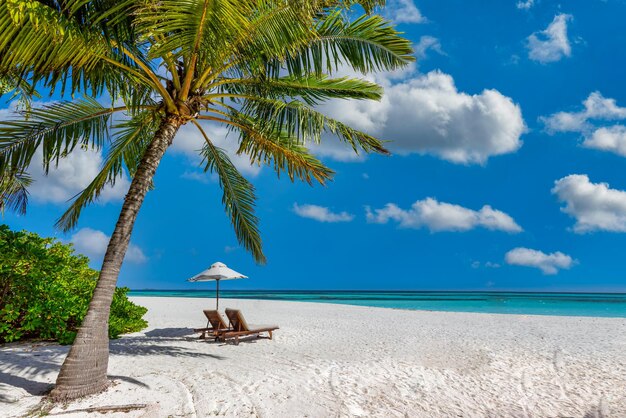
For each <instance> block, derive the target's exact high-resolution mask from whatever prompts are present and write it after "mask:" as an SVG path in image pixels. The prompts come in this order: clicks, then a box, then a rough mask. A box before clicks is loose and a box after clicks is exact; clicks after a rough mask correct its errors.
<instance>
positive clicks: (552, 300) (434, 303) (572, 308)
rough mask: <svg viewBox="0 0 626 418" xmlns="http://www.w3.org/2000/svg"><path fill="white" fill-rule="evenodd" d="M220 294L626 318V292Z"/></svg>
mask: <svg viewBox="0 0 626 418" xmlns="http://www.w3.org/2000/svg"><path fill="white" fill-rule="evenodd" d="M129 295H130V296H160V297H193V298H207V299H210V302H207V303H208V304H209V305H211V306H213V299H215V291H213V290H132V291H131V292H130V293H129ZM222 298H224V299H226V298H234V299H266V300H286V301H303V302H322V303H339V304H345V305H360V306H374V307H382V308H397V309H415V310H428V311H451V312H487V313H503V314H527V315H564V316H602V317H621V318H626V294H624V293H619V294H615V293H516V292H418V291H286V290H281V291H267V290H253V291H243V290H223V291H220V299H222Z"/></svg>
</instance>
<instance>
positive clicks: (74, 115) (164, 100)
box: [0, 0, 413, 399]
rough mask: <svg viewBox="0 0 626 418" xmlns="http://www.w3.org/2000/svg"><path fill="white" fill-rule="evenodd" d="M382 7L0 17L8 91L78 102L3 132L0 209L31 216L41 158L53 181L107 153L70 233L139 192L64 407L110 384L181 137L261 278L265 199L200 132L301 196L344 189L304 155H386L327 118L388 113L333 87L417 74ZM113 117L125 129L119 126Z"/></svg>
mask: <svg viewBox="0 0 626 418" xmlns="http://www.w3.org/2000/svg"><path fill="white" fill-rule="evenodd" d="M357 3H358V4H359V5H358V6H357V5H356V4H357ZM382 3H383V1H382V0H362V1H354V0H100V1H94V0H65V1H60V0H57V1H34V0H6V1H4V2H2V3H1V4H0V76H3V77H7V76H10V77H9V78H10V79H12V80H14V84H15V86H16V87H17V86H18V84H20V83H22V82H25V83H27V85H33V86H39V87H40V88H43V90H44V91H46V92H48V93H54V92H60V93H61V94H62V95H64V97H68V96H71V97H72V100H63V101H57V102H52V103H51V104H47V105H45V106H41V107H36V106H33V107H32V108H27V109H22V110H20V111H18V112H17V114H16V117H15V118H14V119H13V120H10V121H5V122H3V123H2V124H1V125H0V173H1V174H0V198H1V199H0V201H2V204H1V205H0V207H4V206H6V207H10V208H13V209H18V210H21V211H24V210H25V206H26V198H27V187H28V184H29V182H30V180H29V178H28V174H27V173H28V167H29V166H30V165H31V162H32V161H33V157H34V155H35V152H36V151H37V150H38V149H41V150H42V154H43V165H44V168H45V170H46V172H47V170H48V169H49V168H50V166H51V164H52V165H53V166H54V164H56V163H58V160H59V159H60V158H64V157H65V156H67V155H68V154H69V153H71V152H73V151H75V150H76V149H80V148H82V149H85V148H90V149H98V150H103V151H104V152H105V159H104V162H103V166H102V169H101V171H100V173H99V174H98V175H97V176H96V177H95V178H94V180H93V181H92V182H91V184H89V185H88V186H87V187H86V188H85V190H83V191H82V192H81V193H80V194H78V195H77V196H76V197H75V198H74V199H73V201H72V203H71V205H70V207H69V208H68V210H67V211H66V212H65V213H64V214H63V215H62V216H61V218H60V219H59V220H58V222H57V226H58V227H59V228H60V229H62V230H65V231H67V230H69V229H71V228H73V227H74V226H75V225H76V223H77V220H78V218H79V215H80V213H81V209H82V208H84V207H85V206H86V205H88V204H89V203H91V202H93V201H95V200H96V199H98V196H99V195H100V193H101V192H102V190H103V189H104V188H105V187H107V186H108V185H112V184H114V183H115V181H116V179H118V178H119V177H120V176H122V175H123V174H124V172H128V173H129V175H130V176H131V178H132V182H131V184H130V188H129V190H128V193H127V195H126V197H125V199H124V203H123V205H122V209H121V212H120V215H119V218H118V221H117V224H116V226H115V230H114V232H113V234H112V236H111V239H110V242H109V244H108V247H107V251H106V254H105V256H104V261H103V263H102V268H101V271H100V276H99V279H98V284H97V286H96V289H95V291H94V294H93V298H92V301H91V303H90V305H89V310H88V312H87V315H86V317H85V319H84V321H83V323H82V326H81V327H80V329H79V331H78V335H77V337H76V340H75V342H74V344H73V345H72V347H71V349H70V352H69V354H68V356H67V358H66V359H65V362H64V363H63V365H62V367H61V371H60V373H59V376H58V379H57V384H56V387H55V389H54V390H53V392H52V397H53V398H55V399H70V398H75V397H79V396H84V395H87V394H91V393H95V392H98V391H101V390H103V389H104V388H106V386H107V384H108V381H107V375H106V373H107V363H108V335H107V328H108V327H107V324H108V318H109V308H110V304H111V300H112V296H113V292H114V290H115V287H116V283H117V278H118V274H119V271H120V267H121V265H122V261H123V259H124V255H125V253H126V250H127V248H128V245H129V241H130V236H131V232H132V230H133V225H134V223H135V220H136V218H137V214H138V212H139V209H140V208H141V205H142V202H143V200H144V197H145V196H146V193H147V192H148V190H150V189H151V188H152V187H153V177H154V174H155V171H156V169H157V167H158V165H159V162H160V161H161V159H162V158H163V156H164V154H165V152H166V151H167V149H168V147H169V146H170V145H171V144H172V141H174V139H175V136H176V133H177V132H178V130H179V128H180V127H181V126H183V125H185V124H192V125H194V126H195V127H196V128H197V129H198V130H199V131H200V133H201V134H202V137H203V138H204V140H205V144H204V147H203V148H202V150H200V151H199V152H200V155H201V156H202V158H203V168H204V170H205V171H206V172H212V173H215V174H217V176H218V178H219V184H220V186H221V188H222V189H223V198H222V202H223V204H224V206H225V210H226V212H227V214H228V215H229V217H230V219H231V222H232V223H233V226H234V229H235V233H236V236H237V239H238V240H239V242H240V243H241V245H243V246H244V247H245V248H246V249H247V250H248V251H250V252H251V253H252V255H253V257H254V259H255V260H256V261H257V262H259V263H263V262H264V261H265V256H264V255H263V252H262V246H261V239H260V235H259V230H258V226H257V218H256V217H255V214H254V200H255V193H254V187H253V186H252V185H251V184H250V183H249V182H248V181H247V180H246V179H245V178H244V177H243V176H242V175H241V174H240V173H239V172H238V171H237V169H236V168H235V166H234V165H233V163H232V162H231V161H230V159H229V157H228V155H227V153H226V152H225V151H223V150H222V149H220V148H218V147H216V146H215V145H214V143H213V142H212V140H211V138H210V137H209V136H208V135H207V133H206V132H205V131H204V130H203V128H202V125H201V123H200V121H211V122H212V123H220V124H224V125H225V126H227V127H228V128H229V129H230V130H231V131H233V132H234V133H236V140H237V141H238V146H239V148H238V153H240V154H246V155H248V156H249V157H250V161H251V163H253V164H263V165H269V166H271V167H273V168H274V169H275V171H276V172H277V174H278V175H280V174H281V173H286V174H287V175H288V176H289V178H290V179H291V180H292V181H293V180H294V179H300V180H303V181H306V182H308V183H313V182H314V181H315V182H318V183H321V184H324V183H326V182H327V181H328V180H329V179H331V178H332V175H333V172H332V171H331V170H330V169H329V168H327V167H326V166H325V165H324V164H323V163H322V162H321V161H319V160H318V159H317V158H316V157H315V156H313V155H312V154H311V153H310V152H309V150H308V148H307V144H310V143H319V142H320V140H321V138H322V134H325V133H326V134H333V135H335V136H336V137H338V138H339V139H340V140H342V141H344V142H346V143H347V144H348V145H349V146H351V147H352V148H353V149H354V150H355V152H359V151H364V152H375V153H382V154H385V153H387V151H386V150H385V148H384V147H383V145H382V143H381V142H380V141H379V140H377V139H376V138H373V137H372V136H370V135H367V134H365V133H362V132H359V131H357V130H355V129H352V128H351V127H349V126H347V125H345V124H343V123H341V122H339V121H337V120H335V119H332V118H331V117H328V116H326V115H324V114H322V113H320V112H319V111H318V110H316V106H317V105H318V104H320V103H323V102H324V101H327V100H329V99H372V100H378V99H380V98H381V95H382V89H381V87H380V86H378V85H376V84H374V83H372V82H369V81H365V80H363V79H359V78H349V77H333V76H332V74H335V73H336V72H337V70H338V69H339V68H347V69H350V70H352V71H356V72H359V73H362V74H365V73H368V72H372V71H377V70H394V69H397V68H400V67H402V66H404V65H405V64H406V63H407V62H409V61H411V60H413V57H412V50H411V45H410V43H409V41H407V40H406V39H403V38H402V37H401V36H400V34H399V32H397V31H396V30H395V29H394V28H393V26H392V25H391V24H390V23H389V22H387V21H385V20H384V19H383V18H382V17H380V16H378V15H376V14H372V13H371V12H372V11H373V7H375V6H380V5H381V4H382ZM353 6H354V7H353ZM357 10H363V11H364V12H365V13H363V12H360V13H359V12H358V11H357ZM16 75H17V77H18V78H17V79H15V76H16ZM11 77H12V78H11ZM15 80H16V81H15ZM25 90H27V89H25ZM95 98H99V99H100V100H101V101H102V98H105V99H107V100H108V101H109V102H110V103H112V105H106V106H105V105H102V104H101V103H100V102H99V101H97V100H96V99H95ZM116 113H121V114H122V115H123V117H121V118H116V119H113V118H112V115H114V114H116Z"/></svg>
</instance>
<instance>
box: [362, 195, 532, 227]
mask: <svg viewBox="0 0 626 418" xmlns="http://www.w3.org/2000/svg"><path fill="white" fill-rule="evenodd" d="M366 216H367V220H368V222H372V223H379V224H386V223H387V222H389V221H396V222H398V224H399V225H400V227H401V228H411V229H420V228H428V229H429V230H430V231H432V232H440V231H469V230H471V229H474V228H478V227H481V228H486V229H489V230H500V231H506V232H513V233H514V232H521V231H522V228H521V227H520V226H519V225H518V224H517V223H516V222H515V220H513V218H512V217H510V216H509V215H507V214H506V213H504V212H501V211H499V210H495V209H493V208H492V207H491V206H489V205H485V206H483V207H482V208H481V209H480V210H478V211H475V210H472V209H467V208H464V207H462V206H459V205H453V204H450V203H443V202H438V201H437V200H436V199H433V198H430V197H429V198H427V199H424V200H418V201H417V202H415V203H413V205H412V206H411V208H410V209H408V210H404V209H401V208H399V207H398V206H397V205H395V204H393V203H388V204H387V205H386V206H385V207H384V208H382V209H375V210H374V211H372V210H371V209H370V208H369V207H368V208H366Z"/></svg>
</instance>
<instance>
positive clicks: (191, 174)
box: [180, 170, 216, 184]
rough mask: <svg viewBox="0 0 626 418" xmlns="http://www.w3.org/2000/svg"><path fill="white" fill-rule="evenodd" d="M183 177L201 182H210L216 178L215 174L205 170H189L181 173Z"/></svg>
mask: <svg viewBox="0 0 626 418" xmlns="http://www.w3.org/2000/svg"><path fill="white" fill-rule="evenodd" d="M180 177H181V178H183V179H187V180H194V181H197V182H200V183H204V184H208V183H210V182H211V181H212V180H216V178H214V177H215V174H209V173H205V172H203V171H191V170H187V171H185V172H184V173H183V174H181V175H180Z"/></svg>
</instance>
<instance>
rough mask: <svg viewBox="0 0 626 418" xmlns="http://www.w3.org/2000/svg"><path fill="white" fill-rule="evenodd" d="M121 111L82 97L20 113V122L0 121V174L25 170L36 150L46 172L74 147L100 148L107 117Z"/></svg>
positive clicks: (121, 108) (106, 131) (106, 132)
mask: <svg viewBox="0 0 626 418" xmlns="http://www.w3.org/2000/svg"><path fill="white" fill-rule="evenodd" d="M122 110H125V107H119V108H116V107H104V106H102V105H101V104H100V103H98V102H97V101H96V100H95V99H92V98H90V97H85V98H82V99H79V100H76V101H74V102H68V101H64V102H58V103H53V104H50V105H47V106H43V107H41V108H33V109H30V110H29V111H20V112H18V115H19V116H21V118H20V119H13V120H8V121H0V172H3V171H5V170H6V169H7V168H10V169H11V170H16V169H25V168H27V167H28V166H29V165H30V162H31V160H32V157H33V155H34V154H35V151H36V150H37V148H39V147H40V146H41V147H42V150H43V162H44V168H45V170H46V172H47V170H48V169H49V167H50V163H51V162H52V161H55V162H58V160H59V158H61V157H62V156H64V155H66V154H67V153H69V152H71V151H72V150H74V148H75V147H76V146H77V145H80V146H83V147H93V148H101V147H102V146H103V144H104V141H105V139H106V138H107V137H108V126H107V124H108V122H109V119H110V116H111V115H112V114H113V113H114V112H118V111H122Z"/></svg>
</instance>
